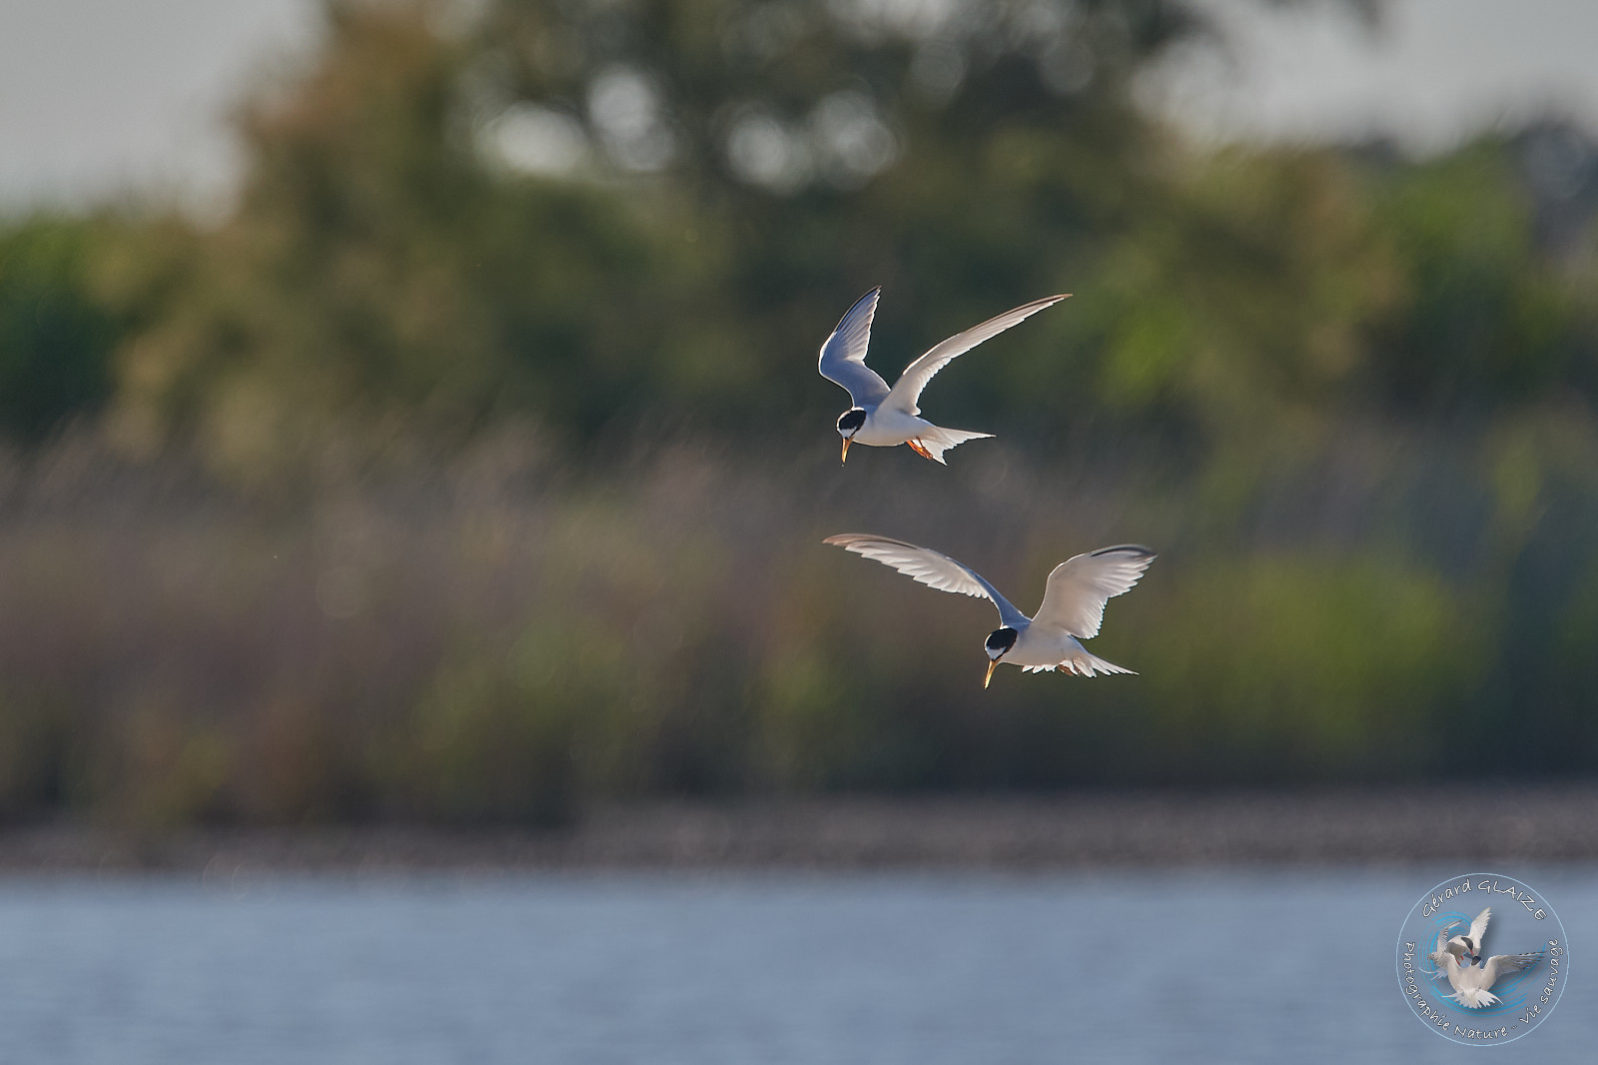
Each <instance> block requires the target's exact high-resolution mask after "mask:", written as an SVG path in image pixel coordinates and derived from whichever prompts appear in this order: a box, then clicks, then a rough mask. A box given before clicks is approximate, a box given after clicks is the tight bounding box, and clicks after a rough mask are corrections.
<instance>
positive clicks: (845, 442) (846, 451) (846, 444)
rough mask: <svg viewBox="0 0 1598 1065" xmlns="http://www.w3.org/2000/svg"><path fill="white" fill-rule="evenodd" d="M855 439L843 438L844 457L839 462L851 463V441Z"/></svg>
mask: <svg viewBox="0 0 1598 1065" xmlns="http://www.w3.org/2000/svg"><path fill="white" fill-rule="evenodd" d="M853 439H854V437H852V436H846V437H844V438H843V457H841V458H840V459H839V460H838V461H839V462H840V463H844V462H848V461H849V441H851V440H853Z"/></svg>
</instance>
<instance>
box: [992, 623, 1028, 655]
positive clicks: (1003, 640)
mask: <svg viewBox="0 0 1598 1065" xmlns="http://www.w3.org/2000/svg"><path fill="white" fill-rule="evenodd" d="M1019 635H1021V634H1020V633H1018V632H1016V631H1015V630H1014V629H1012V628H1010V627H1009V626H1006V627H1004V628H1002V629H994V630H993V631H992V632H990V633H988V639H987V642H986V643H985V644H984V645H983V646H985V647H986V648H987V649H988V657H989V658H991V659H993V660H994V661H995V662H996V661H998V660H999V659H1000V658H1002V657H1003V656H1004V653H1005V652H1006V651H1008V650H1009V649H1010V648H1012V647H1014V646H1015V640H1016V637H1017V636H1019Z"/></svg>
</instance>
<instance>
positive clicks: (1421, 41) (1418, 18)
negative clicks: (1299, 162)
mask: <svg viewBox="0 0 1598 1065" xmlns="http://www.w3.org/2000/svg"><path fill="white" fill-rule="evenodd" d="M1210 2H1211V4H1212V7H1213V8H1214V9H1215V10H1216V11H1217V12H1218V13H1219V14H1220V15H1221V17H1222V18H1223V19H1224V20H1225V21H1226V23H1228V24H1229V25H1231V26H1232V28H1233V34H1234V40H1235V41H1236V42H1237V48H1236V50H1235V51H1236V55H1235V60H1236V62H1235V64H1233V65H1232V66H1231V67H1229V68H1225V69H1222V66H1221V65H1220V64H1217V63H1215V62H1214V61H1206V62H1202V63H1192V62H1187V63H1177V64H1174V65H1173V67H1172V69H1171V71H1170V72H1169V74H1168V75H1167V76H1164V77H1161V78H1160V79H1157V81H1155V82H1154V83H1153V84H1152V86H1151V89H1150V93H1151V98H1153V99H1156V100H1158V101H1159V102H1160V103H1161V104H1162V105H1163V106H1166V107H1168V108H1170V109H1171V110H1172V111H1174V112H1175V113H1176V114H1178V115H1179V116H1180V117H1182V118H1183V119H1184V120H1185V121H1186V122H1188V123H1189V124H1191V125H1192V126H1193V127H1194V128H1195V129H1197V130H1199V131H1200V132H1201V133H1203V134H1205V135H1208V136H1214V137H1221V138H1230V137H1240V136H1242V137H1261V138H1291V139H1308V140H1317V139H1329V138H1335V137H1346V136H1358V135H1362V134H1366V133H1370V132H1384V133H1389V134H1393V135H1395V136H1397V137H1398V138H1399V139H1401V140H1403V141H1405V142H1406V143H1408V144H1410V145H1412V146H1415V147H1416V148H1417V149H1426V148H1436V147H1445V146H1446V145H1448V144H1449V143H1451V142H1452V141H1454V140H1456V139H1457V138H1458V137H1459V136H1461V135H1462V134H1464V133H1467V132H1469V131H1471V130H1473V129H1479V128H1481V127H1483V126H1487V125H1492V124H1494V123H1495V122H1500V121H1503V120H1506V119H1509V120H1512V119H1514V118H1515V117H1517V116H1523V115H1527V114H1531V113H1535V112H1538V111H1540V110H1545V109H1547V108H1549V107H1551V106H1552V107H1558V108H1561V109H1563V110H1564V111H1565V112H1566V113H1569V114H1571V115H1574V116H1577V117H1579V118H1581V119H1582V120H1583V121H1585V122H1586V123H1587V125H1588V126H1589V127H1590V128H1593V129H1598V2H1589V0H1516V2H1514V3H1510V2H1507V0H1391V2H1390V4H1389V7H1388V14H1387V17H1386V19H1385V20H1384V24H1383V26H1382V27H1381V29H1380V30H1379V31H1378V32H1377V33H1376V34H1375V35H1374V36H1372V35H1370V34H1367V33H1366V32H1365V31H1364V30H1362V29H1361V28H1360V27H1359V26H1358V25H1357V24H1356V23H1355V22H1354V21H1353V20H1352V19H1350V18H1347V17H1342V16H1336V15H1327V14H1324V13H1322V14H1315V15H1311V16H1308V17H1306V16H1304V15H1302V14H1291V13H1290V14H1263V13H1262V8H1261V5H1259V4H1257V3H1252V2H1246V0H1210ZM318 8H319V0H0V210H16V209H19V208H22V207H25V206H29V205H35V204H40V203H57V204H65V205H76V204H81V203H85V202H89V201H92V200H93V199H95V198H100V197H105V196H108V195H111V194H113V193H115V192H116V191H118V190H122V189H127V188H137V189H143V190H146V191H148V190H151V189H154V190H157V191H163V190H164V191H165V192H167V193H169V194H171V195H181V196H183V197H185V198H189V199H193V200H195V201H196V202H201V203H203V202H208V201H209V202H218V201H219V200H223V199H225V195H226V192H227V190H228V189H229V188H230V187H231V185H232V182H233V180H234V178H235V176H236V173H237V168H238V159H237V156H236V154H235V152H234V150H233V148H232V145H231V143H230V140H229V137H228V133H227V129H226V126H225V124H224V123H223V121H222V116H223V114H224V112H225V110H226V109H227V107H228V106H229V105H230V104H231V103H232V102H233V101H235V100H237V99H238V98H239V96H240V94H241V93H243V92H244V91H245V89H246V88H247V87H248V86H249V85H250V84H252V83H253V82H254V81H256V80H257V79H258V76H259V74H260V73H261V71H262V70H263V69H265V68H266V67H267V66H268V65H269V64H270V63H272V62H273V61H280V60H281V59H282V58H283V57H284V56H285V55H289V54H292V51H293V48H294V46H296V45H300V46H303V45H304V44H305V43H306V42H308V41H310V40H312V39H313V38H314V35H315V32H316V25H317V11H318Z"/></svg>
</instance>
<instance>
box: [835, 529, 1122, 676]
mask: <svg viewBox="0 0 1598 1065" xmlns="http://www.w3.org/2000/svg"><path fill="white" fill-rule="evenodd" d="M823 543H828V544H833V545H836V546H838V547H841V548H843V549H844V550H845V551H852V552H854V553H855V554H857V555H863V556H864V557H866V558H869V559H874V560H876V561H878V562H881V563H882V564H883V565H885V566H891V567H893V568H894V569H896V570H898V571H899V572H900V573H903V574H905V575H906V576H908V577H911V578H914V579H915V580H917V581H919V582H920V583H922V584H925V585H927V586H928V587H931V588H936V589H938V590H939V591H941V592H955V593H958V594H960V595H973V596H978V597H981V598H986V599H989V600H991V601H992V602H993V605H994V606H996V607H998V608H999V622H1000V624H999V627H998V628H997V629H994V630H993V631H992V632H990V633H989V634H988V638H987V641H986V642H985V644H984V646H985V647H986V649H987V654H988V672H987V675H986V676H984V677H983V678H982V686H983V687H984V688H986V687H987V686H988V682H989V681H991V680H992V679H993V671H994V669H996V668H997V667H998V665H999V663H1000V662H1008V663H1010V664H1011V665H1014V666H1020V667H1021V668H1022V670H1023V671H1024V672H1046V671H1053V670H1054V669H1056V668H1059V669H1064V670H1066V671H1067V672H1070V673H1076V674H1080V675H1081V676H1084V677H1091V676H1093V675H1094V673H1095V672H1097V673H1131V672H1132V670H1130V669H1125V668H1123V667H1121V666H1117V665H1115V664H1113V663H1111V662H1106V661H1105V660H1104V659H1102V658H1099V657H1097V656H1095V655H1092V654H1089V653H1088V651H1087V649H1086V648H1084V647H1083V646H1082V641H1083V640H1086V639H1090V638H1091V637H1094V636H1097V635H1098V633H1099V625H1100V623H1102V622H1103V620H1104V604H1105V601H1106V600H1108V599H1110V598H1112V597H1114V596H1117V595H1121V594H1122V593H1123V592H1127V591H1130V590H1131V589H1132V586H1133V585H1135V584H1137V582H1138V578H1140V577H1142V576H1143V571H1144V570H1146V569H1148V568H1149V563H1151V562H1153V561H1154V553H1153V552H1152V551H1150V550H1149V549H1148V548H1146V547H1137V546H1134V545H1125V546H1122V547H1101V548H1099V549H1098V550H1097V551H1090V552H1088V553H1087V554H1085V555H1077V556H1075V557H1074V558H1070V559H1068V560H1066V561H1064V562H1062V563H1060V564H1059V565H1058V566H1055V567H1054V570H1053V572H1051V573H1050V574H1049V583H1048V585H1047V586H1046V587H1045V588H1044V592H1043V603H1042V605H1041V606H1039V607H1038V612H1037V613H1036V614H1034V615H1033V616H1032V617H1030V618H1029V617H1027V616H1026V615H1025V614H1023V613H1021V611H1019V610H1017V609H1016V608H1015V607H1014V606H1012V605H1011V603H1010V601H1009V600H1008V599H1006V598H1005V597H1004V596H1002V595H1000V594H999V590H998V589H997V588H995V587H994V586H993V585H992V584H990V583H988V581H987V580H986V579H985V578H983V576H982V575H981V574H979V573H977V571H976V570H974V569H972V568H971V567H970V566H967V565H965V564H964V563H962V562H956V561H955V560H954V559H952V558H950V557H949V556H948V555H944V554H940V553H939V552H937V551H933V550H930V549H929V548H925V547H917V546H916V545H915V544H909V543H905V542H904V541H903V540H894V539H890V538H889V537H886V536H870V535H866V534H863V533H844V534H842V535H839V536H829V537H827V538H826V540H824V541H823Z"/></svg>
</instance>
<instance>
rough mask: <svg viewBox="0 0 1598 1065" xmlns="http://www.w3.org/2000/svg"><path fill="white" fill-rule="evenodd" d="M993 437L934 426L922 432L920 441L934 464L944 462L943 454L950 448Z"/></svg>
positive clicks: (988, 434) (987, 434)
mask: <svg viewBox="0 0 1598 1065" xmlns="http://www.w3.org/2000/svg"><path fill="white" fill-rule="evenodd" d="M992 436H993V434H992V433H973V432H971V431H970V430H967V429H945V428H943V427H942V426H941V425H934V426H932V427H931V428H929V429H927V430H925V431H924V432H922V434H921V437H920V440H921V446H922V447H924V448H926V449H927V454H928V455H929V456H930V457H931V459H932V461H933V462H943V453H944V452H945V451H948V450H949V449H950V448H956V447H959V446H960V445H961V444H963V443H965V442H966V441H967V440H986V439H989V438H990V437H992ZM945 465H947V463H945Z"/></svg>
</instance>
